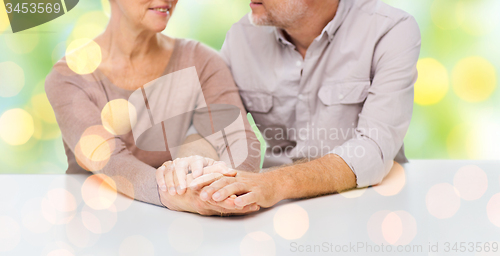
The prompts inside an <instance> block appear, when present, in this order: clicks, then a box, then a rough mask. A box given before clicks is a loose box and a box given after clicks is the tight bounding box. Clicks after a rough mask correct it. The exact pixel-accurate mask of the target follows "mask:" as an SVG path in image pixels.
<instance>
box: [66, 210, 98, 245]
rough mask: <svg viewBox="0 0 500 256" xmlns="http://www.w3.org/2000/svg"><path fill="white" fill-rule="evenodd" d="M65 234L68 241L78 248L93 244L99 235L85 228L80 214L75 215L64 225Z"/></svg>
mask: <svg viewBox="0 0 500 256" xmlns="http://www.w3.org/2000/svg"><path fill="white" fill-rule="evenodd" d="M65 229H66V236H67V237H68V240H69V242H71V243H72V244H73V245H74V246H76V247H79V248H85V247H90V246H92V245H94V244H95V243H96V242H97V240H98V238H99V236H98V235H96V234H94V233H91V232H90V231H89V230H87V229H86V228H85V226H84V224H83V221H82V218H81V217H80V216H75V218H73V219H72V220H71V221H70V222H69V223H68V224H66V225H65Z"/></svg>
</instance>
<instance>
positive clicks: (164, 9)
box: [149, 5, 172, 16]
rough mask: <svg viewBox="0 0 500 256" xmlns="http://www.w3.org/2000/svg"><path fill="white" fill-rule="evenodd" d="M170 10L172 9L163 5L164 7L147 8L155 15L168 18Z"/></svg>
mask: <svg viewBox="0 0 500 256" xmlns="http://www.w3.org/2000/svg"><path fill="white" fill-rule="evenodd" d="M171 8H172V7H171V6H167V5H165V6H157V7H153V8H149V10H150V11H152V12H154V13H156V14H159V15H162V16H168V15H169V14H170V9H171Z"/></svg>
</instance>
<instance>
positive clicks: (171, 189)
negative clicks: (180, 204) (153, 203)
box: [168, 187, 175, 195]
mask: <svg viewBox="0 0 500 256" xmlns="http://www.w3.org/2000/svg"><path fill="white" fill-rule="evenodd" d="M168 193H170V194H171V195H174V194H175V188H174V187H170V188H168Z"/></svg>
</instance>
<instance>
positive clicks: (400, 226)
mask: <svg viewBox="0 0 500 256" xmlns="http://www.w3.org/2000/svg"><path fill="white" fill-rule="evenodd" d="M367 232H368V236H369V237H370V240H372V241H373V242H374V243H375V244H378V245H380V244H391V245H394V246H398V245H407V244H410V243H411V242H412V241H413V239H414V238H415V236H416V235H417V222H416V220H415V218H414V217H413V216H412V215H411V214H410V213H408V212H406V211H395V212H391V211H387V210H383V211H378V212H375V213H374V214H373V215H372V216H371V217H370V219H369V220H368V223H367Z"/></svg>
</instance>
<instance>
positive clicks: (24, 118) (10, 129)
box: [0, 108, 35, 146]
mask: <svg viewBox="0 0 500 256" xmlns="http://www.w3.org/2000/svg"><path fill="white" fill-rule="evenodd" d="M34 132H35V126H34V122H33V117H32V116H31V115H30V114H29V113H28V112H26V110H23V109H20V108H15V109H10V110H7V111H5V112H4V113H3V114H2V116H0V138H2V139H3V140H4V141H5V142H6V143H8V144H10V145H13V146H18V145H23V144H25V143H26V142H28V140H29V139H31V137H32V136H33V133H34Z"/></svg>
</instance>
